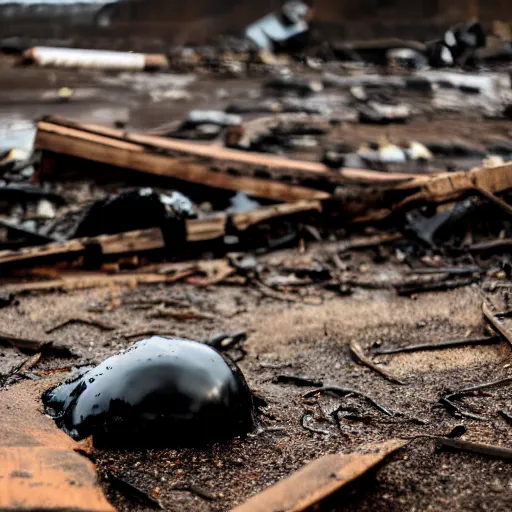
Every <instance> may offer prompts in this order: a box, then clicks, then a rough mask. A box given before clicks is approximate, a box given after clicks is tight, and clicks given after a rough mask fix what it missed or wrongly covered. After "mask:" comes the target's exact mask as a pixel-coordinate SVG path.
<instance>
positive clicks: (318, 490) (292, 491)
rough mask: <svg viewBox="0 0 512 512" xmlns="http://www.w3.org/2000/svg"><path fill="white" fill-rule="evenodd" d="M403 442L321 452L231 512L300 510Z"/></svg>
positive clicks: (284, 511) (293, 511)
mask: <svg viewBox="0 0 512 512" xmlns="http://www.w3.org/2000/svg"><path fill="white" fill-rule="evenodd" d="M407 442H408V441H403V440H400V439H394V440H391V441H387V442H385V443H383V444H380V445H376V446H373V447H371V449H368V452H367V453H364V452H355V453H350V454H346V455H345V454H341V453H340V454H333V455H324V456H323V457H320V458H319V459H317V460H315V461H313V462H311V463H310V464H308V465H307V466H305V467H303V468H302V469H300V470H299V471H297V472H296V473H293V474H292V475H291V476H290V477H288V478H286V479H284V480H281V481H280V482H278V483H277V484H275V485H273V486H272V487H269V488H268V489H265V490H264V491H263V492H261V493H260V494H257V495H256V496H254V497H252V498H250V499H249V500H248V501H246V502H245V503H244V504H242V505H240V506H239V507H236V508H235V509H233V510H232V512H277V511H279V512H300V511H302V510H305V509H307V508H308V507H311V506H313V505H315V504H317V503H319V502H321V501H322V500H324V499H325V498H327V497H328V496H330V495H331V494H333V493H334V492H336V491H338V490H339V489H341V488H342V487H343V486H344V485H346V484H348V483H350V482H352V481H353V480H355V479H356V478H358V477H360V476H362V475H363V474H364V473H366V472H367V471H369V470H370V469H372V468H374V467H375V466H376V465H377V464H379V463H380V462H382V461H383V460H384V459H385V458H386V457H387V456H389V455H391V454H392V453H394V452H396V451H397V450H399V449H400V448H402V447H403V446H405V445H406V444H407Z"/></svg>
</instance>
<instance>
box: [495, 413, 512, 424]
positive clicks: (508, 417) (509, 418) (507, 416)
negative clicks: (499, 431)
mask: <svg viewBox="0 0 512 512" xmlns="http://www.w3.org/2000/svg"><path fill="white" fill-rule="evenodd" d="M498 414H499V415H500V416H501V417H502V418H503V419H504V420H505V421H506V422H507V423H508V424H509V425H510V426H511V427H512V415H510V414H509V413H508V412H507V411H503V410H501V411H498Z"/></svg>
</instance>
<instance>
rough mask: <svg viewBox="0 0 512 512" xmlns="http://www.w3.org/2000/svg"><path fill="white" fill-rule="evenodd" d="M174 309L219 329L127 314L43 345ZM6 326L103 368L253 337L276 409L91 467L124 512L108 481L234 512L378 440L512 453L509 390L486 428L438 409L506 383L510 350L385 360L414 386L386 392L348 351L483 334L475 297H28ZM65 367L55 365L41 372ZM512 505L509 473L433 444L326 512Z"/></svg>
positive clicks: (250, 363)
mask: <svg viewBox="0 0 512 512" xmlns="http://www.w3.org/2000/svg"><path fill="white" fill-rule="evenodd" d="M374 270H375V272H379V269H378V268H376V269H374ZM164 297H174V298H179V299H181V300H185V301H190V303H192V304H193V305H194V306H195V307H196V308H197V309H199V310H200V311H205V312H210V313H214V314H215V317H216V318H215V320H213V321H210V320H202V321H197V320H194V321H186V322H178V321H175V320H161V319H153V318H152V315H151V313H152V311H148V310H137V309H133V307H130V306H127V305H121V306H120V307H117V308H114V309H113V310H112V311H110V312H107V313H95V314H93V316H94V317H95V318H98V319H100V320H103V321H106V322H109V323H113V324H115V325H116V326H117V330H116V331H113V332H104V331H101V330H99V329H97V328H95V327H93V326H87V325H80V324H75V325H69V326H67V327H64V328H62V329H59V330H57V331H56V332H54V333H52V334H51V335H47V334H45V333H44V331H45V330H47V329H48V328H50V327H51V326H53V325H55V324H56V323H58V322H59V321H61V320H62V319H63V318H64V319H66V318H70V317H73V316H77V315H83V313H84V311H85V310H87V309H89V308H91V307H95V306H98V305H99V304H100V305H101V304H112V303H114V304H118V302H119V301H121V303H123V302H125V301H127V302H133V301H136V300H147V299H156V298H159V299H161V298H164ZM0 320H1V321H2V324H3V325H9V326H10V329H11V331H12V332H15V333H16V334H20V335H26V336H28V335H30V336H31V337H36V338H38V337H40V338H42V339H49V338H51V339H54V340H55V341H56V342H58V343H62V344H65V345H67V346H69V347H71V348H72V349H73V351H75V352H76V353H77V354H78V355H79V359H78V360H76V361H74V363H75V364H82V363H85V362H100V361H101V360H103V359H104V358H105V357H107V356H108V355H111V354H114V353H116V352H118V351H119V350H120V349H122V348H124V347H126V346H128V345H129V344H130V343H131V341H130V340H128V339H127V338H126V336H127V335H134V334H136V333H137V332H140V331H145V330H147V329H154V330H156V331H160V332H166V333H169V332H172V333H174V334H175V335H177V336H183V337H186V338H190V339H196V340H204V339H208V338H210V337H212V336H214V335H217V334H220V333H224V332H234V331H239V330H246V331H247V332H248V333H249V338H248V341H247V342H246V344H245V347H246V349H247V350H248V354H247V356H246V357H245V359H244V360H243V361H241V362H240V367H241V368H242V370H243V372H244V374H245V376H246V378H247V381H248V383H249V385H250V387H251V389H252V390H253V391H254V392H255V393H256V394H257V395H258V396H260V397H262V398H264V399H265V400H266V402H267V403H268V406H267V407H265V408H264V409H262V411H260V414H259V415H258V425H257V428H256V430H255V431H254V432H252V433H250V434H249V435H248V436H247V437H246V438H237V439H234V440H232V441H230V442H228V443H225V444H216V445H213V446H210V447H206V448H202V449H197V448H169V449H149V450H143V451H141V450H137V451H108V450H99V449H97V450H96V451H95V452H94V453H93V459H94V461H95V463H96V464H97V467H98V471H99V475H100V478H101V481H102V485H103V486H104V488H105V490H106V492H107V495H108V497H109V499H110V500H111V501H112V503H113V504H114V505H115V506H116V507H117V508H118V509H119V510H126V511H128V510H129V511H132V510H145V508H144V506H143V505H142V504H141V503H139V502H137V500H134V499H133V498H130V497H126V496H125V495H123V494H122V493H119V492H118V490H116V489H114V488H113V487H112V486H111V484H110V483H109V480H108V473H109V472H112V473H114V474H115V475H116V476H119V477H122V478H123V479H125V480H127V481H129V482H130V483H132V484H134V485H137V486H138V487H140V488H141V489H143V490H144V491H146V492H148V493H149V494H150V495H152V496H153V497H155V498H157V499H158V500H160V501H161V503H162V505H163V506H164V508H165V509H166V510H173V511H181V510H183V511H186V510H204V511H223V510H229V509H230V508H231V507H232V506H233V505H235V504H239V503H241V502H243V501H244V500H245V499H246V498H248V497H249V496H251V495H253V494H255V493H257V492H258V491H260V490H262V489H264V488H265V487H267V486H268V485H271V484H272V483H275V482H277V481H278V480H280V479H281V478H284V477H286V476H287V475H289V474H290V473H292V472H293V471H295V470H297V469H299V468H300V467H301V466H303V465H304V464H306V463H307V462H308V461H311V460H313V459H314V458H316V457H319V456H320V455H323V454H326V453H334V452H337V451H341V452H350V451H353V450H356V449H357V448H358V447H359V446H361V445H364V444H367V443H370V442H376V441H384V440H386V439H390V438H397V437H400V438H403V437H413V436H415V435H419V434H433V435H444V434H447V433H448V432H450V431H451V430H452V429H453V428H454V427H455V426H457V425H465V426H466V427H467V432H466V434H465V435H464V437H463V438H464V439H466V440H471V441H478V442H485V443H489V444H498V445H503V446H508V445H510V438H511V432H512V431H511V428H510V426H509V425H507V424H506V423H505V421H504V420H503V419H501V418H500V417H499V415H498V414H497V411H498V410H499V409H503V408H506V406H507V403H508V404H509V403H510V398H511V396H512V392H510V391H509V390H507V389H496V390H493V391H492V392H491V394H490V395H489V396H484V397H475V398H468V399H466V400H465V403H466V404H470V405H471V406H472V407H473V408H474V409H472V410H474V411H478V412H481V413H484V414H485V415H486V417H488V420H486V421H476V420H471V419H466V418H455V417H454V416H453V415H452V414H450V413H448V412H447V411H446V410H445V409H444V408H443V407H442V406H440V405H439V404H438V403H437V402H438V400H439V398H440V397H441V396H443V395H444V394H447V393H448V392H449V391H450V390H455V389H460V388H462V387H466V386H469V385H474V384H478V383H482V382H488V381H492V380H497V379H499V378H503V377H505V376H507V375H508V374H509V371H510V370H509V368H510V346H508V345H507V343H506V342H503V343H498V344H496V345H490V346H483V347H473V348H459V349H450V350H444V351H434V352H423V353H421V352H420V353H416V354H406V355H396V356H379V357H378V358H377V361H379V362H380V363H381V364H383V365H384V366H383V368H385V369H386V370H387V371H388V372H390V373H391V374H392V375H394V376H395V377H397V378H398V379H400V380H403V381H404V382H405V385H404V386H400V385H396V384H392V383H389V382H387V381H385V380H384V379H382V378H381V377H379V376H378V375H376V374H375V373H373V372H372V371H370V370H369V369H367V368H365V367H362V366H360V365H358V364H356V363H355V362H354V361H353V359H352V358H351V356H350V353H349V349H348V344H349V343H350V342H351V341H357V342H359V343H360V344H361V345H362V346H363V347H364V349H365V351H370V350H371V349H372V348H375V346H383V347H385V346H402V345H409V344H414V343H420V342H424V343H430V342H432V343H433V342H435V341H441V340H447V339H454V338H460V337H465V336H475V335H480V334H483V333H484V330H483V326H484V322H483V320H482V314H481V295H480V293H479V291H478V290H477V289H476V288H474V287H467V288H463V289H460V290H457V291H453V292H446V293H437V294H426V295H422V296H420V297H419V298H418V299H417V300H413V299H410V298H399V297H396V296H394V294H393V293H392V292H386V291H376V292H368V291H364V292H362V291H361V292H358V293H356V294H355V295H354V296H352V297H347V298H339V297H335V298H333V297H330V298H327V299H326V301H325V302H324V303H323V304H321V305H318V306H312V305H304V304H300V305H299V304H288V303H283V302H281V301H275V300H272V299H269V298H267V297H261V296H260V294H259V292H257V291H255V290H252V289H247V288H242V287H240V288H239V287H232V286H222V285H218V286H215V287H210V288H197V287H192V286H190V285H185V284H180V285H175V286H167V287H164V286H156V287H147V288H139V289H137V290H128V291H127V290H115V289H110V290H93V291H88V292H70V293H66V294H50V295H46V296H44V297H43V296H39V297H38V296H33V297H31V296H22V297H20V298H19V303H18V304H17V305H12V306H10V307H8V308H7V309H3V310H1V311H0ZM2 355H3V357H2V370H3V371H5V370H6V369H7V368H8V367H10V365H12V364H14V363H15V362H18V361H21V360H22V359H23V358H22V356H20V355H18V354H16V352H14V351H13V350H11V349H7V348H6V349H3V350H2ZM232 355H233V356H236V355H237V354H236V353H233V354H232ZM68 364H69V361H64V360H56V359H49V360H47V361H46V362H44V363H43V365H42V366H41V368H45V367H46V368H58V367H62V366H66V365H68ZM280 374H288V375H298V376H302V377H313V378H315V380H321V381H323V383H324V384H326V385H338V386H342V387H348V388H352V389H356V390H359V391H362V392H365V393H367V394H369V395H371V396H372V397H373V398H374V399H375V400H377V401H378V402H379V403H381V404H382V405H384V406H385V407H387V408H389V409H390V410H392V411H393V412H394V413H395V416H394V417H393V418H390V417H387V416H384V415H382V414H381V413H380V412H378V411H376V410H375V409H373V408H371V407H369V406H368V405H367V404H365V403H364V402H362V401H361V400H359V399H357V398H346V399H337V398H330V397H328V396H324V397H319V398H313V399H304V398H302V395H303V393H304V392H305V391H307V389H308V388H299V387H296V386H293V385H285V384H278V383H275V382H274V378H275V377H276V376H277V375H280ZM341 404H343V405H344V406H345V408H344V410H343V412H342V414H341V415H340V416H339V422H338V424H335V423H334V421H333V420H332V419H331V416H330V413H331V412H332V411H333V410H334V409H336V408H337V407H338V406H339V405H341ZM305 414H306V415H307V418H306V424H307V425H308V426H310V427H312V428H313V429H318V430H320V431H324V432H325V433H313V432H311V431H309V430H306V429H305V428H304V427H303V426H302V424H301V421H302V418H303V416H304V415H305ZM344 415H350V418H351V419H345V418H343V416H344ZM170 435H171V434H170ZM170 441H173V440H172V439H170ZM173 487H178V488H180V489H187V490H179V491H178V490H173ZM511 495H512V467H511V466H510V465H509V464H507V463H504V462H502V461H490V460H486V459H485V458H482V457H480V456H476V455H468V454H460V453H452V452H446V451H439V450H437V449H436V446H435V443H433V442H431V441H425V440H417V441H415V442H414V443H413V444H412V445H410V446H409V447H407V448H405V449H403V450H402V451H400V452H399V453H398V454H397V455H395V456H394V457H392V458H391V460H390V461H388V462H386V463H385V464H384V466H383V467H382V469H379V470H378V471H377V472H376V473H372V475H370V476H367V477H365V478H364V479H363V480H361V481H360V482H359V483H358V484H357V485H355V486H353V487H351V488H350V489H348V490H345V491H342V492H341V493H340V494H339V495H337V496H336V497H335V498H333V500H331V501H330V502H329V503H328V504H326V506H325V507H324V508H323V509H322V510H336V511H338V510H339V511H341V510H376V509H377V507H378V508H380V509H383V510H392V511H398V510H408V511H413V510H447V509H449V510H507V509H508V508H509V504H510V498H511Z"/></svg>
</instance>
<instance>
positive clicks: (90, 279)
mask: <svg viewBox="0 0 512 512" xmlns="http://www.w3.org/2000/svg"><path fill="white" fill-rule="evenodd" d="M175 280H176V279H175V276H174V275H161V274H155V273H137V272H127V273H119V274H112V275H109V274H104V273H102V272H63V273H62V274H61V277H60V279H51V280H48V281H35V282H34V281H32V282H27V283H15V284H7V285H4V286H3V287H2V288H3V289H4V290H6V291H10V292H11V293H24V292H45V291H55V290H63V291H69V290H85V289H87V288H102V287H109V286H128V287H130V288H135V287H137V286H138V285H140V284H158V283H169V282H174V281H175Z"/></svg>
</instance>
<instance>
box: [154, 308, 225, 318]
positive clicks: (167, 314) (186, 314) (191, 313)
mask: <svg viewBox="0 0 512 512" xmlns="http://www.w3.org/2000/svg"><path fill="white" fill-rule="evenodd" d="M152 316H153V318H174V319H175V320H214V319H215V316H214V315H210V314H209V313H201V311H195V310H192V309H189V310H188V311H182V310H180V311H177V310H170V309H165V308H158V309H157V311H156V312H155V314H154V315H152Z"/></svg>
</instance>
